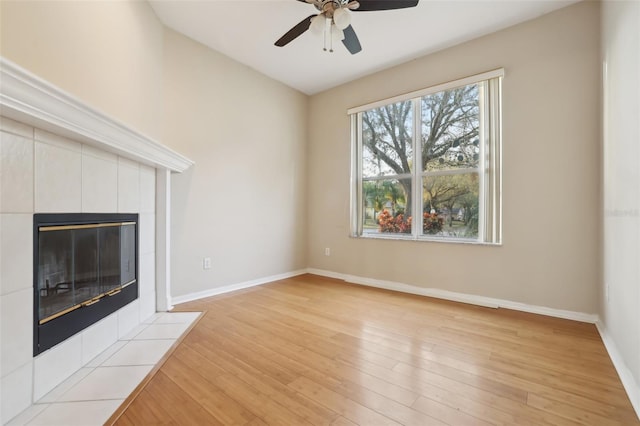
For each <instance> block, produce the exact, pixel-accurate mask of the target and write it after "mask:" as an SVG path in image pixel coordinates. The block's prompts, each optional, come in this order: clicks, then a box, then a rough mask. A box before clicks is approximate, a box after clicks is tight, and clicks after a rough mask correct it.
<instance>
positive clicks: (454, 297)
mask: <svg viewBox="0 0 640 426" xmlns="http://www.w3.org/2000/svg"><path fill="white" fill-rule="evenodd" d="M307 272H309V273H310V274H315V275H321V276H324V277H329V278H337V279H340V280H344V281H346V282H348V283H352V284H360V285H366V286H369V287H377V288H384V289H387V290H394V291H400V292H402V293H410V294H417V295H420V296H428V297H435V298H437V299H444V300H451V301H453V302H462V303H469V304H472V305H478V306H484V307H487V308H505V309H513V310H516V311H523V312H530V313H533V314H540V315H547V316H551V317H556V318H563V319H569V320H574V321H580V322H587V323H591V324H595V323H596V322H597V321H598V316H597V315H595V314H587V313H583V312H575V311H567V310H563V309H554V308H548V307H546V306H538V305H529V304H526V303H520V302H513V301H511V300H504V299H495V298H492V297H484V296H477V295H474V294H466V293H456V292H453V291H447V290H441V289H437V288H424V287H416V286H413V285H409V284H404V283H399V282H395V281H384V280H376V279H373V278H366V277H360V276H356V275H348V274H341V273H338V272H333V271H325V270H322V269H315V268H309V269H307Z"/></svg>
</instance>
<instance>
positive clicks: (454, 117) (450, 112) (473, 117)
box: [421, 84, 480, 171]
mask: <svg viewBox="0 0 640 426" xmlns="http://www.w3.org/2000/svg"><path fill="white" fill-rule="evenodd" d="M421 103H422V164H423V170H424V171H434V170H448V169H458V168H475V167H477V166H478V161H479V159H480V138H479V134H478V130H479V127H480V116H479V111H480V105H479V97H478V86H477V85H476V84H473V85H469V86H463V87H458V88H456V89H451V90H445V91H443V92H438V93H434V94H431V95H428V96H424V97H423V98H422V100H421Z"/></svg>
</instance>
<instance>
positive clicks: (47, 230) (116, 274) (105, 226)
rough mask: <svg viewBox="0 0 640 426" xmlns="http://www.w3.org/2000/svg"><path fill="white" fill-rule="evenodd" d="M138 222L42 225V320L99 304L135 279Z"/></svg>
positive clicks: (40, 281) (40, 259) (39, 318)
mask: <svg viewBox="0 0 640 426" xmlns="http://www.w3.org/2000/svg"><path fill="white" fill-rule="evenodd" d="M135 246H136V224H135V222H124V223H122V222H120V223H97V224H81V225H61V226H42V227H40V228H39V232H38V256H39V259H38V283H37V285H38V287H37V288H38V291H37V297H38V298H39V300H38V320H39V323H40V324H43V323H46V322H47V321H50V320H52V319H54V318H56V317H58V316H61V315H64V314H66V313H68V312H70V311H73V310H75V309H79V308H81V307H83V306H89V305H91V304H94V303H98V302H99V301H100V299H101V298H103V297H107V296H111V295H113V294H115V293H117V292H119V291H121V290H122V288H124V287H126V286H128V285H130V284H132V283H133V282H135V280H136V270H135V269H136V251H135Z"/></svg>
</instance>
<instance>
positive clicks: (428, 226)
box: [422, 212, 444, 234]
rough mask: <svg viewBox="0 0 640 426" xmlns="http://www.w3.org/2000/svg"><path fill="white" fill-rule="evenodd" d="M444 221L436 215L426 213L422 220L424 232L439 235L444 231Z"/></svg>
mask: <svg viewBox="0 0 640 426" xmlns="http://www.w3.org/2000/svg"><path fill="white" fill-rule="evenodd" d="M443 225H444V219H442V218H441V217H438V215H437V214H436V213H427V212H424V215H423V220H422V230H423V231H424V233H425V234H437V233H438V232H440V231H442V226H443Z"/></svg>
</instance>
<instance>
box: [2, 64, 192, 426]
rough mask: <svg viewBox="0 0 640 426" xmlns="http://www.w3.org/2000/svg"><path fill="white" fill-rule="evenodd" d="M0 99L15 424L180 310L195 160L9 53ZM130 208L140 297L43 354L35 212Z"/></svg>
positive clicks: (9, 382)
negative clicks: (173, 231) (173, 263)
mask: <svg viewBox="0 0 640 426" xmlns="http://www.w3.org/2000/svg"><path fill="white" fill-rule="evenodd" d="M0 107H2V109H1V111H0V112H1V115H0V159H1V161H0V324H1V326H0V327H1V329H0V424H5V423H7V422H9V421H11V419H12V418H14V417H15V416H16V415H17V414H19V413H20V412H22V411H23V410H25V409H26V408H28V407H29V406H30V405H31V404H33V402H35V401H38V400H39V399H40V398H42V397H43V396H44V395H46V394H47V393H49V392H50V391H51V390H52V389H54V388H55V387H56V386H57V385H59V384H60V383H62V382H64V381H65V380H66V379H67V378H69V377H70V376H71V375H73V374H74V373H76V372H77V371H78V370H80V369H81V368H82V367H83V366H84V365H86V364H87V363H88V362H89V361H91V360H92V359H94V358H95V357H96V356H97V355H98V354H100V353H102V352H103V351H104V350H105V349H106V348H108V347H110V346H111V345H113V344H114V343H116V342H117V341H118V340H119V339H122V338H123V337H124V336H126V335H127V334H129V333H130V332H131V331H132V330H134V329H135V328H136V327H138V326H139V325H140V324H141V323H143V322H144V321H146V320H147V319H148V318H149V317H151V316H152V315H154V314H155V313H156V311H157V310H158V311H163V310H166V309H167V308H170V306H171V302H170V300H171V299H170V293H169V290H170V287H169V281H168V276H169V274H168V264H169V262H167V259H168V256H169V246H168V241H169V239H168V235H167V233H168V231H167V229H168V222H169V198H168V196H167V193H168V191H169V188H170V186H169V179H170V174H171V172H180V171H183V170H185V169H186V168H188V167H190V166H191V165H192V164H193V162H191V161H190V160H188V159H186V158H184V157H182V156H180V155H179V154H177V153H174V152H173V151H171V150H169V149H167V148H166V147H163V146H162V145H160V144H158V143H157V142H154V141H152V140H150V139H147V138H145V137H144V136H142V135H139V134H136V133H135V132H133V131H131V130H129V129H127V128H126V127H124V126H123V125H122V124H120V123H117V122H115V121H112V120H111V119H109V118H108V117H106V116H103V115H101V114H100V113H99V112H97V111H94V110H92V109H91V108H89V107H87V106H85V105H83V104H82V103H80V102H79V101H77V100H75V99H74V98H72V97H70V96H69V95H67V94H65V93H63V92H61V91H59V90H58V89H56V88H55V87H53V86H51V85H50V84H48V83H47V82H44V81H42V80H40V79H38V78H37V77H35V76H33V75H31V74H29V73H28V72H26V71H24V70H22V69H20V68H19V67H17V66H15V65H13V64H11V63H9V62H7V61H5V60H4V59H2V58H0ZM44 129H46V130H44ZM91 129H93V130H91ZM58 130H59V131H58ZM61 135H64V136H61ZM75 135H77V137H75ZM125 212H126V213H138V214H139V231H138V232H139V272H138V278H139V298H138V299H136V300H135V301H133V302H132V303H129V304H128V305H126V306H124V307H123V308H121V309H120V310H118V311H117V312H114V313H113V314H111V315H109V316H107V317H106V318H104V319H102V320H100V321H99V322H97V323H95V324H93V325H92V326H90V327H88V328H86V329H84V330H83V331H81V332H79V333H78V334H76V335H74V336H72V337H70V338H69V339H67V340H65V341H64V342H62V343H60V344H58V345H56V346H54V347H53V348H51V349H49V350H47V351H45V352H43V353H41V354H39V355H38V356H36V357H34V356H33V297H34V296H33V295H34V293H33V214H34V213H125ZM158 259H159V260H160V261H158ZM165 264H167V265H165Z"/></svg>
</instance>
